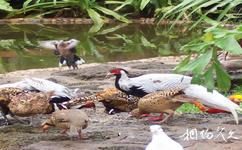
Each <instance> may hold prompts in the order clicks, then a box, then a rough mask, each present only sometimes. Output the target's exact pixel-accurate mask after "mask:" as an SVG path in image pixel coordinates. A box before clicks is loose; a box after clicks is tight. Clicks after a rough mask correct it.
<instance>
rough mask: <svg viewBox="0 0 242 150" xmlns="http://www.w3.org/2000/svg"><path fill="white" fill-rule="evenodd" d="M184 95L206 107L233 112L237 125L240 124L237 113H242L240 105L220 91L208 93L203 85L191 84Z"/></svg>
mask: <svg viewBox="0 0 242 150" xmlns="http://www.w3.org/2000/svg"><path fill="white" fill-rule="evenodd" d="M184 93H185V94H186V95H187V96H190V97H194V98H197V99H196V100H197V101H199V102H201V103H202V104H204V105H207V106H209V107H212V108H216V109H221V110H225V111H228V112H231V113H232V115H233V116H234V119H235V122H236V124H239V119H238V114H237V112H236V111H241V112H242V109H241V108H240V106H239V105H237V104H235V103H234V102H232V101H231V100H229V99H228V98H226V97H225V96H223V95H222V94H220V93H219V92H218V91H216V90H213V91H212V92H208V91H207V89H206V88H205V87H203V86H201V85H196V84H191V85H190V86H189V87H188V88H186V89H185V90H184Z"/></svg>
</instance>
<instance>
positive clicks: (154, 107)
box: [131, 89, 193, 122]
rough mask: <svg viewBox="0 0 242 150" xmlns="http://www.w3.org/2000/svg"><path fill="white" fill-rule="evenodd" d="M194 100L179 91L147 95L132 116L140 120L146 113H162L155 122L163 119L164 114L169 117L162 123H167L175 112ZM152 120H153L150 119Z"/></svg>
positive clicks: (140, 101)
mask: <svg viewBox="0 0 242 150" xmlns="http://www.w3.org/2000/svg"><path fill="white" fill-rule="evenodd" d="M192 101H193V100H192V99H191V98H189V97H187V96H185V95H184V94H183V93H182V92H181V91H180V90H179V89H177V90H176V89H174V90H171V91H158V92H153V93H150V94H147V95H146V96H144V97H142V98H140V100H139V102H138V108H136V109H134V110H133V111H132V112H131V115H132V116H134V117H136V118H140V117H141V116H142V115H143V114H146V113H161V115H160V117H159V118H154V119H153V120H159V119H163V113H167V114H168V116H167V117H166V118H164V119H163V120H162V121H161V122H167V121H168V120H169V119H170V118H171V117H172V116H173V114H174V111H175V110H176V109H177V108H178V107H180V106H181V105H182V104H183V103H184V102H192ZM150 120H152V119H150Z"/></svg>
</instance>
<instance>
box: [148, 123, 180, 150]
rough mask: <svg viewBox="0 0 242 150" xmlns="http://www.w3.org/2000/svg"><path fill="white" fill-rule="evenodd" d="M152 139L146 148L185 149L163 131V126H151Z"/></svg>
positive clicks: (151, 149) (154, 149)
mask: <svg viewBox="0 0 242 150" xmlns="http://www.w3.org/2000/svg"><path fill="white" fill-rule="evenodd" d="M150 131H151V133H152V141H151V142H150V143H149V144H148V145H147V147H146V149H145V150H183V147H182V146H181V145H180V144H179V143H177V142H176V141H174V140H172V139H171V138H170V137H169V136H168V135H167V134H166V133H164V132H163V130H162V128H161V126H159V125H152V126H150Z"/></svg>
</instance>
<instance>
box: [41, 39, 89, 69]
mask: <svg viewBox="0 0 242 150" xmlns="http://www.w3.org/2000/svg"><path fill="white" fill-rule="evenodd" d="M78 43H79V41H78V40H76V39H70V40H68V41H63V40H50V41H40V42H39V45H40V46H41V47H43V48H47V49H52V50H53V51H54V53H55V54H56V55H58V54H60V60H59V67H62V65H67V66H68V67H69V68H70V67H73V69H77V68H78V65H81V64H83V63H85V61H84V60H83V59H82V58H80V57H79V56H77V55H76V48H75V47H76V46H77V44H78Z"/></svg>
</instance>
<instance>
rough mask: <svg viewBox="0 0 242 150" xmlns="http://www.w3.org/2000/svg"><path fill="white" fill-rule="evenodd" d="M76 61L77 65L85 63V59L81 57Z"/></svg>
mask: <svg viewBox="0 0 242 150" xmlns="http://www.w3.org/2000/svg"><path fill="white" fill-rule="evenodd" d="M75 63H76V65H81V64H84V63H85V60H84V59H82V58H80V60H78V61H76V62H75Z"/></svg>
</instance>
